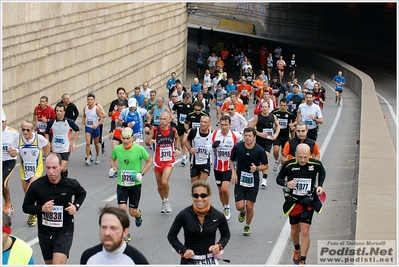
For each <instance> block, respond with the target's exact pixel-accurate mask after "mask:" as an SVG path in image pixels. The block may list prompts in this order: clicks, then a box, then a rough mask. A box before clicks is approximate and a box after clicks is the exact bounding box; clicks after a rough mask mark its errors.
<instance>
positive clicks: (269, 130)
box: [263, 128, 274, 139]
mask: <svg viewBox="0 0 399 267" xmlns="http://www.w3.org/2000/svg"><path fill="white" fill-rule="evenodd" d="M263 132H264V133H266V138H267V139H271V138H272V136H273V134H274V131H273V128H263Z"/></svg>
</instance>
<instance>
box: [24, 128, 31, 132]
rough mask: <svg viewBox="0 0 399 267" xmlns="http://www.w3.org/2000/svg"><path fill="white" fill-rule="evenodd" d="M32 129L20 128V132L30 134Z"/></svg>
mask: <svg viewBox="0 0 399 267" xmlns="http://www.w3.org/2000/svg"><path fill="white" fill-rule="evenodd" d="M31 130H32V129H25V128H22V131H23V132H30V131H31Z"/></svg>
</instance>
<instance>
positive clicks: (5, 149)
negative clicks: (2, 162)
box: [2, 143, 9, 153]
mask: <svg viewBox="0 0 399 267" xmlns="http://www.w3.org/2000/svg"><path fill="white" fill-rule="evenodd" d="M8 148H9V144H8V143H3V144H2V152H3V153H7V152H8Z"/></svg>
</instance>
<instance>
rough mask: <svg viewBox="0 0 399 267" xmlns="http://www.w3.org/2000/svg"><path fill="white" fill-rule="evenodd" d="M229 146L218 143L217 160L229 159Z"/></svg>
mask: <svg viewBox="0 0 399 267" xmlns="http://www.w3.org/2000/svg"><path fill="white" fill-rule="evenodd" d="M230 151H231V148H230V147H223V146H221V145H219V147H218V148H217V155H218V159H219V160H229V159H230V156H231V153H230Z"/></svg>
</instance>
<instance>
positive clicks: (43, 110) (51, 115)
mask: <svg viewBox="0 0 399 267" xmlns="http://www.w3.org/2000/svg"><path fill="white" fill-rule="evenodd" d="M55 117H56V116H55V111H54V109H53V108H52V107H51V106H49V105H48V97H47V96H42V97H40V104H39V105H37V106H36V107H35V110H34V111H33V124H34V125H35V128H36V131H37V133H38V134H41V135H43V136H44V132H45V131H46V127H47V122H48V121H49V120H51V119H55ZM50 142H51V136H50Z"/></svg>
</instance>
